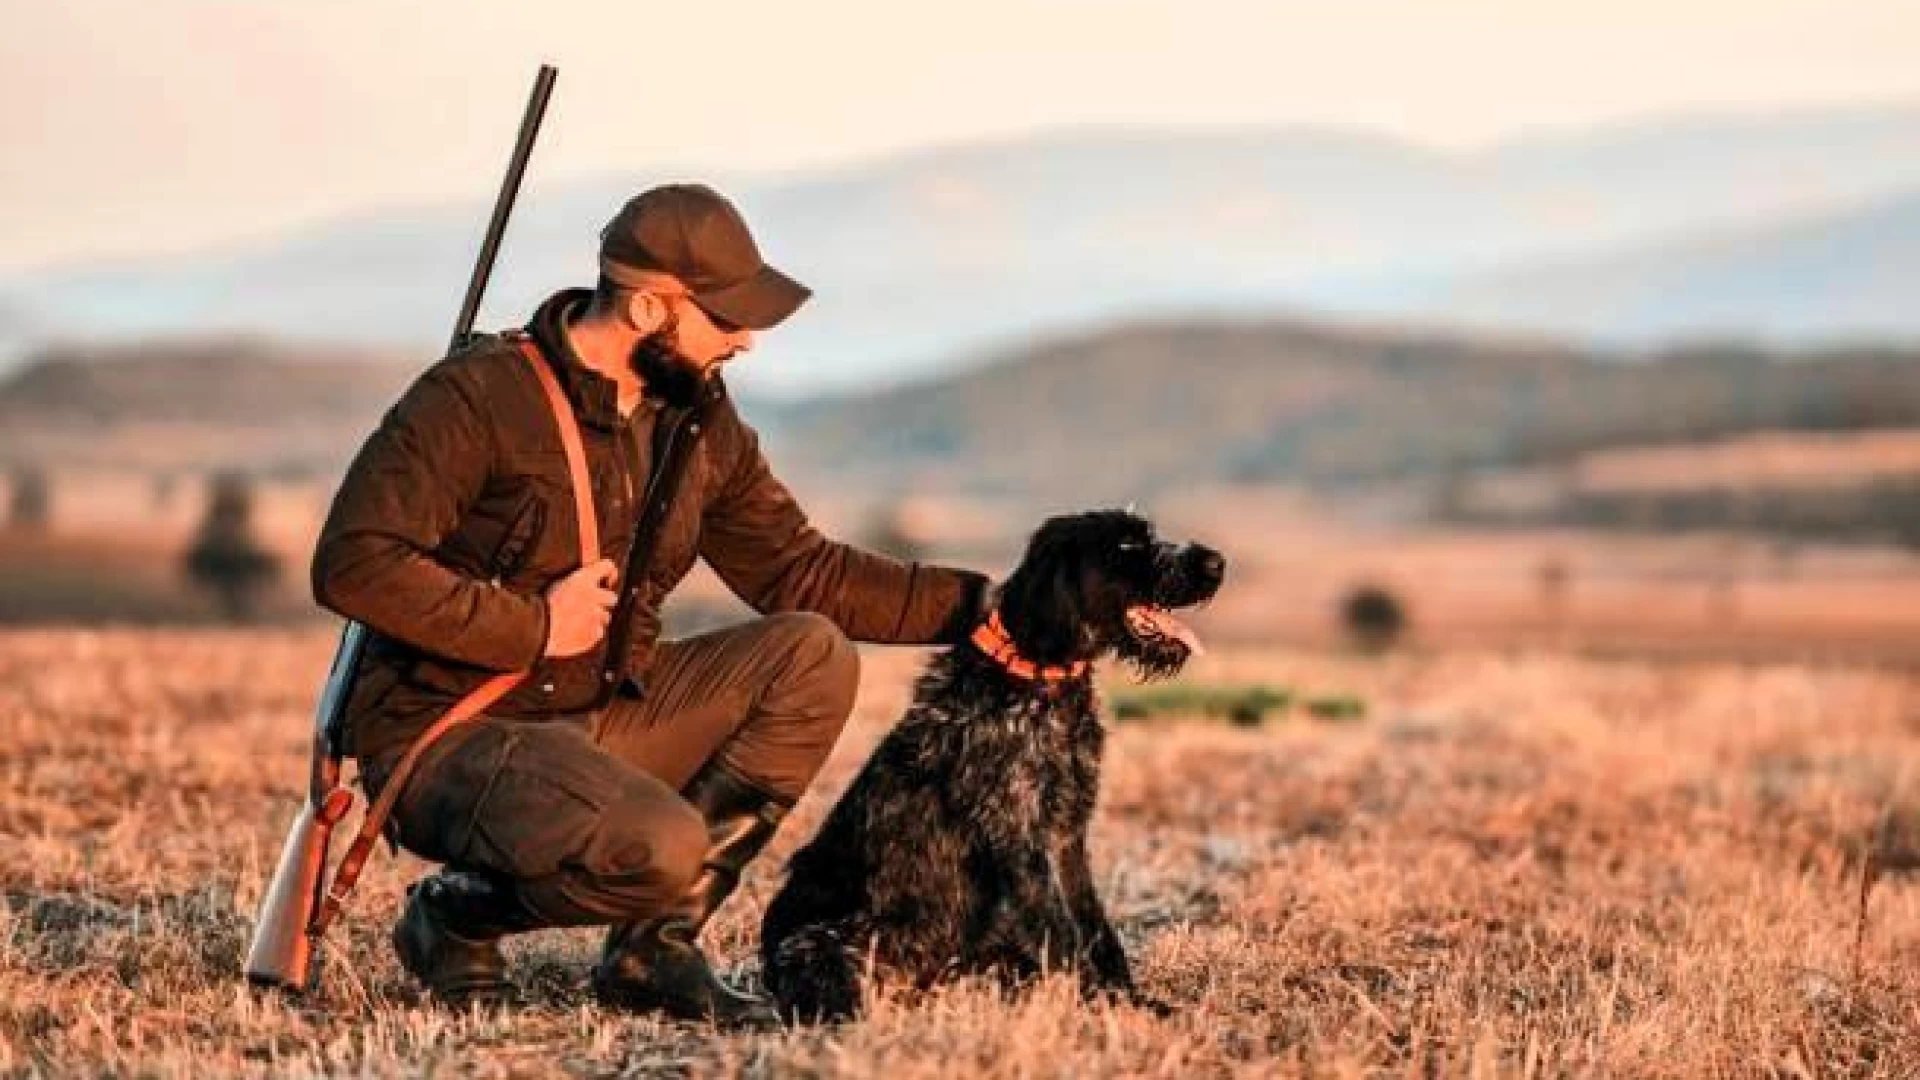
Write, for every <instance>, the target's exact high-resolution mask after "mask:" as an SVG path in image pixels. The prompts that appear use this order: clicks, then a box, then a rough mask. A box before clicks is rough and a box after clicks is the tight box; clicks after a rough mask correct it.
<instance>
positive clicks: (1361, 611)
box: [1340, 584, 1407, 652]
mask: <svg viewBox="0 0 1920 1080" xmlns="http://www.w3.org/2000/svg"><path fill="white" fill-rule="evenodd" d="M1340 622H1341V625H1342V626H1344V627H1345V629H1346V632H1347V638H1348V640H1350V641H1352V642H1353V643H1354V644H1355V645H1358V646H1359V647H1360V648H1362V649H1365V650H1367V651H1368V652H1385V651H1386V650H1388V649H1391V648H1393V647H1394V646H1395V645H1398V644H1399V643H1400V640H1401V639H1402V638H1403V637H1405V636H1406V632H1407V609H1406V605H1404V604H1402V603H1401V602H1400V598H1399V597H1397V596H1395V595H1394V594H1393V593H1391V592H1389V591H1388V590H1387V589H1386V588H1385V587H1384V586H1380V585H1374V584H1363V585H1356V586H1354V587H1353V588H1352V589H1350V590H1348V592H1347V595H1346V598H1345V599H1344V600H1342V601H1341V603H1340Z"/></svg>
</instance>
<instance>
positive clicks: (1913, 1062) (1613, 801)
mask: <svg viewBox="0 0 1920 1080" xmlns="http://www.w3.org/2000/svg"><path fill="white" fill-rule="evenodd" d="M330 649H331V637H330V635H329V634H328V633H327V632H326V631H324V630H322V629H307V630H287V631H266V632H249V633H241V632H218V631H206V632H200V631H193V632H188V631H175V632H135V631H124V632H121V631H109V632H79V631H13V632H7V633H5V634H4V635H0V841H3V842H0V892H3V896H4V907H0V1074H6V1075H41V1074H45V1075H72V1074H78V1075H100V1074H110V1075H122V1076H131V1075H156V1076H176V1075H177V1076H196V1077H197V1076H214V1075H228V1074H243V1073H245V1074H261V1075H314V1074H329V1075H385V1074H415V1075H423V1074H437V1075H448V1074H458V1075H469V1074H471V1075H483V1076H521V1075H527V1076H543V1075H578V1076H650V1075H678V1074H695V1075H715V1074H717V1075H733V1074H744V1075H753V1076H784V1075H804V1076H825V1075H833V1076H863V1077H864V1076H871V1077H885V1078H887V1080H911V1078H916V1077H935V1076H951V1075H959V1074H968V1073H979V1074H991V1075H997V1076H1074V1077H1081V1076H1107V1075H1142V1076H1180V1077H1187V1076H1270V1075H1316V1076H1352V1077H1359V1076H1386V1077H1428V1076H1487V1077H1493V1076H1516V1077H1549V1076H1552V1077H1557V1076H1660V1077H1665V1076H1676V1077H1692V1076H1703V1077H1707V1076H1710V1077H1743V1076H1761V1077H1844V1076H1882V1077H1910V1076H1914V1075H1920V889H1917V888H1916V887H1915V880H1914V878H1913V875H1914V874H1915V873H1916V869H1917V868H1920V679H1916V677H1915V676H1913V675H1912V674H1902V673H1898V672H1892V671H1878V672H1877V671H1872V670H1866V669H1849V668H1842V667H1833V668H1815V667H1802V666H1791V665H1780V664H1776V665H1772V666H1760V665H1755V666H1736V665H1730V664H1718V663H1708V662H1703V661H1696V662H1691V663H1686V664H1678V663H1668V664H1652V663H1644V662H1628V661H1604V660H1592V659H1587V660H1580V659H1571V658H1567V657H1563V656H1558V655H1554V654H1550V653H1523V654H1500V653H1492V652H1463V651H1455V652H1439V653H1429V654H1417V655H1405V656H1395V657H1390V658H1387V659H1383V660H1375V661H1364V660H1358V659H1348V658H1342V657H1336V656H1331V655H1326V654H1313V653H1303V652H1285V651H1268V650H1249V651H1229V652H1225V653H1221V654H1216V655H1215V656H1212V657H1209V658H1207V659H1206V660H1204V661H1202V662H1201V663H1199V664H1197V665H1196V666H1195V667H1194V668H1192V669H1191V670H1190V672H1189V675H1188V681H1191V682H1194V683H1199V684H1207V685H1216V686H1218V685H1239V684H1248V683H1255V682H1258V683H1265V684H1268V685H1273V686H1283V687H1288V688H1293V689H1296V690H1300V691H1307V692H1335V691H1337V692H1341V693H1351V694H1356V695H1359V696H1360V697H1362V698H1363V699H1364V700H1365V701H1366V702H1367V704H1368V711H1367V715H1366V716H1365V717H1364V718H1363V719H1360V720H1357V721H1350V722H1344V723H1326V722H1320V721H1315V720H1312V719H1309V718H1306V717H1304V716H1291V717H1278V716H1276V717H1272V718H1270V719H1269V722H1268V723H1267V725H1266V726H1265V727H1262V728H1254V729H1249V728H1236V727H1230V726H1226V725H1222V724H1217V723H1208V722H1204V721H1200V720H1186V721H1182V720H1178V719H1175V720H1171V721H1166V722H1153V723H1143V724H1138V725H1135V724H1129V725H1125V726H1122V727H1120V728H1118V729H1117V730H1116V733H1115V736H1114V739H1113V742H1112V744H1111V745H1112V748H1111V754H1110V758H1109V769H1108V773H1107V778H1106V788H1105V795H1104V799H1103V804H1102V810H1101V812H1100V814H1099V817H1098V820H1097V824H1096V833H1095V862H1096V867H1097V869H1098V871H1099V873H1100V878H1101V881H1102V885H1103V888H1104V891H1105V894H1106V896H1107V898H1108V902H1109V904H1110V906H1111V907H1112V909H1113V910H1114V912H1115V913H1116V916H1117V921H1118V922H1119V924H1120V926H1121V927H1122V931H1123V934H1124V935H1125V937H1126V938H1127V939H1128V942H1129V944H1130V948H1131V950H1132V952H1133V953H1134V955H1135V957H1136V958H1137V966H1138V969H1139V971H1140V974H1141V978H1142V981H1143V982H1144V983H1145V985H1146V986H1147V987H1148V988H1149V989H1151V990H1152V991H1153V992H1154V993H1155V994H1157V995H1159V996H1160V997H1162V998H1165V999H1167V1000H1169V1001H1171V1002H1174V1003H1175V1004H1176V1005H1177V1007H1178V1012H1177V1014H1176V1015H1175V1016H1173V1017H1172V1018H1170V1019H1165V1020H1160V1019H1154V1018H1152V1017H1150V1016H1148V1015H1146V1014H1143V1013H1138V1012H1135V1011H1131V1010H1128V1009H1124V1008H1120V1009H1114V1008H1106V1007H1099V1008H1084V1007H1082V1006H1081V1005H1080V1004H1079V1003H1078V1002H1077V1000H1076V998H1075V996H1074V995H1073V993H1072V992H1071V990H1070V988H1069V987H1067V986H1065V985H1063V984H1062V983H1060V982H1059V981H1058V980H1053V981H1049V982H1047V983H1044V984H1042V985H1041V986H1040V987H1039V988H1038V989H1036V990H1035V991H1034V992H1032V993H1031V994H1030V995H1027V996H1026V997H1024V998H1021V999H1019V1000H1015V1001H1002V1000H1000V999H998V998H997V997H996V995H994V994H993V993H991V992H989V991H988V990H986V989H985V988H983V987H980V986H971V985H962V986H956V987H953V988H951V989H949V990H944V991H941V992H938V993H936V994H933V995H931V996H930V997H928V998H925V999H922V1000H908V999H905V998H903V997H900V996H896V995H891V994H889V995H886V996H883V997H882V998H881V999H880V1000H878V1001H877V1002H875V1005H874V1008H873V1011H872V1014H871V1015H870V1017H869V1018H868V1019H866V1020H864V1021H862V1022H860V1023H857V1024H853V1025H851V1026H847V1027H843V1028H838V1029H817V1028H802V1029H798V1030H793V1031H789V1032H785V1033H781V1034H776V1035H770V1036H757V1037H727V1036H722V1035H718V1034H716V1033H713V1032H711V1031H708V1030H704V1029H701V1028H698V1027H691V1026H677V1025H663V1024H661V1023H658V1022H655V1021H653V1020H649V1019H640V1018H629V1017H623V1016H618V1015H611V1014H608V1013H603V1012H601V1011H600V1010H598V1009H597V1008H595V1007H594V1006H593V1004H592V1003H591V1001H590V1000H589V999H588V998H586V997H585V996H584V994H583V992H582V986H581V983H582V978H583V975H584V970H585V967H586V965H587V964H588V962H589V959H590V956H591V953H592V950H593V949H594V947H595V940H594V937H593V935H591V934H589V933H586V932H567V933H545V934H537V935H532V936H530V937H527V938H525V939H521V940H517V941H516V942H515V943H514V945H513V946H512V947H511V950H510V952H511V955H512V957H513V960H514V967H515V974H516V977H517V978H518V979H519V980H521V981H522V982H523V984H525V986H526V987H527V988H528V989H529V991H530V994H531V997H532V998H533V1001H534V1004H533V1005H532V1006H531V1007H530V1008H528V1009H527V1010H525V1011H523V1012H520V1013H517V1014H513V1015H508V1016H496V1017H485V1016H461V1015H453V1014H448V1013H445V1012H442V1011H439V1010H436V1009H434V1008H432V1007H429V1006H426V1005H424V1004H422V1003H421V1002H420V1001H419V1000H418V999H417V998H416V996H415V994H414V992H413V990H412V989H411V987H410V986H409V985H408V983H407V981H406V979H405V978H403V976H402V974H401V972H400V971H399V970H398V968H397V967H396V965H395V962H394V960H393V959H392V957H391V955H390V954H389V951H388V949H387V948H386V946H385V942H384V935H385V931H386V926H387V923H388V921H389V919H390V918H391V915H392V913H393V912H394V910H395V906H396V903H397V898H398V896H399V894H400V891H401V889H402V887H403V885H404V883H405V882H406V881H408V880H410V879H411V878H412V877H413V876H414V875H416V874H418V873H419V872H421V870H422V867H421V866H420V865H418V864H417V863H414V862H412V861H411V860H409V859H406V858H401V859H398V860H395V859H390V858H386V857H384V856H382V857H381V858H379V859H377V860H376V861H375V863H374V865H373V867H372V868H371V870H370V872H369V874H368V877H367V879H366V881H365V883H364V884H363V886H362V888H361V890H360V892H359V894H358V895H357V896H356V898H355V902H354V905H353V908H352V910H351V912H350V914H349V917H348V919H347V920H346V923H345V925H344V927H343V928H342V932H339V933H337V934H336V936H335V937H334V938H333V940H332V942H331V951H330V954H329V957H328V960H329V964H328V968H327V973H326V978H325V987H324V990H325V1000H324V1002H322V1003H318V1004H313V1003H299V1002H293V1001H287V1000H281V999H277V998H274V997H270V996H269V997H262V996H256V995H255V994H254V993H252V992H250V991H249V990H247V989H246V988H245V987H244V986H243V985H242V983H241V981H240V978H239V975H238V970H239V966H240V962H241V959H242V956H243V953H244V951H245V948H246V940H247V935H248V930H249V925H250V920H251V917H252V912H253V907H254V904H255V903H256V901H257V900H258V898H259V895H260V892H261V889H262V887H263V884H264V878H265V876H266V875H267V874H268V873H269V872H270V870H271V862H272V860H273V858H274V856H275V854H276V851H277V848H278V844H279V841H280V837H281V835H282V829H283V827H284V826H285V824H286V822H287V820H288V818H289V816H290V813H291V811H292V807H293V800H294V792H295V790H296V788H297V785H298V784H299V783H300V781H301V777H302V776H303V769H304V762H303V754H304V746H305V740H306V731H307V723H308V715H309V709H310V706H311V701H312V696H313V693H314V691H315V689H316V687H317V685H318V681H319V678H320V675H321V672H322V669H323V667H324V665H325V663H326V660H327V657H328V655H329V653H330ZM915 663H916V657H915V655H914V654H912V653H909V652H905V651H877V652H870V653H869V654H868V663H867V673H866V682H865V690H864V692H863V696H862V700H861V705H860V709H859V713H858V715H857V717H856V724H855V727H854V728H853V729H852V730H851V731H850V733H849V736H848V738H847V739H846V740H845V741H844V743H843V745H842V747H841V750H840V752H839V753H838V755H837V756H836V758H835V760H834V762H833V763H832V765H831V766H830V767H829V770H828V772H827V774H826V775H825V776H823V777H822V780H821V782H820V783H819V785H817V787H816V790H815V791H814V792H813V793H812V794H811V795H810V796H809V798H808V800H807V801H806V802H805V803H804V804H803V806H802V808H801V810H800V811H799V812H798V813H797V814H796V818H795V820H793V822H792V823H791V824H790V825H789V827H788V831H787V832H786V833H784V834H783V835H782V837H781V839H780V840H779V841H778V842H777V845H776V847H775V849H774V852H773V856H772V857H771V858H769V859H767V860H764V863H765V864H766V865H762V866H759V867H757V868H756V872H755V873H754V874H753V875H752V877H751V878H750V879H749V882H748V884H747V886H746V887H745V888H744V889H743V890H742V893H741V895H740V896H739V897H737V898H736V899H735V901H734V902H733V903H732V904H731V905H729V907H728V908H727V909H725V910H724V911H723V912H722V914H721V916H720V918H719V919H718V920H717V922H716V925H715V928H714V932H713V940H714V944H715V947H716V950H717V952H718V954H719V956H721V957H722V958H724V959H725V960H726V961H727V962H728V963H729V964H730V965H738V966H737V967H735V973H736V974H739V975H742V976H746V977H751V975H752V965H751V963H750V962H748V961H749V958H750V955H751V950H750V947H749V946H750V938H751V933H752V930H753V928H754V926H755V925H756V922H757V916H758V912H759V908H760V906H761V904H762V903H763V901H764V899H765V898H766V896H767V895H768V890H769V889H770V887H771V886H772V884H773V882H774V880H775V877H774V875H775V873H776V872H777V864H778V863H779V862H780V861H781V860H782V859H783V858H784V854H785V852H787V851H789V850H791V848H792V846H793V844H794V842H795V841H796V840H797V839H798V838H799V837H801V836H803V835H804V834H805V833H806V832H807V831H808V830H809V829H810V828H811V827H812V826H813V824H814V823H815V822H817V820H818V818H819V815H820V812H821V810H822V808H823V806H824V805H825V802H826V800H827V799H829V798H831V796H832V795H833V794H834V793H835V792H836V791H837V790H839V788H840V787H841V786H842V785H844V784H845V782H846V780H847V778H848V776H849V774H850V770H852V769H853V768H854V767H856V765H857V764H858V762H859V761H860V759H861V758H862V757H863V756H864V754H865V753H866V751H867V750H868V748H869V747H870V746H871V745H872V742H873V740H874V738H875V737H876V736H877V734H878V733H879V732H880V731H881V730H883V729H884V726H885V724H886V723H887V722H888V721H889V720H890V719H891V718H892V717H893V716H894V715H895V714H896V712H897V711H898V709H899V707H900V706H901V704H902V701H903V697H904V694H905V691H906V683H907V679H908V677H909V676H910V674H911V672H912V671H913V668H914V665H915ZM1108 682H1109V686H1110V688H1112V689H1119V688H1121V687H1122V686H1123V685H1124V683H1123V680H1122V678H1121V677H1120V676H1118V675H1112V676H1110V677H1109V679H1108Z"/></svg>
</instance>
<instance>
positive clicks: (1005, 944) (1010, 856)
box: [978, 847, 1083, 983]
mask: <svg viewBox="0 0 1920 1080" xmlns="http://www.w3.org/2000/svg"><path fill="white" fill-rule="evenodd" d="M994 862H996V863H997V864H998V865H997V866H996V867H995V868H994V871H993V874H992V876H993V877H994V878H995V879H997V880H995V881H994V882H993V883H992V886H993V887H992V888H991V890H990V891H991V892H992V893H997V894H998V895H999V900H998V902H997V903H995V904H994V905H993V908H992V910H991V912H990V914H989V915H988V918H987V921H986V926H985V928H984V932H983V933H982V934H981V935H980V938H979V942H980V945H979V953H978V957H979V966H980V967H983V968H986V967H992V968H999V969H1000V971H1001V974H1002V976H1003V977H1004V978H1006V979H1008V980H1009V981H1010V982H1015V983H1018V982H1024V981H1026V980H1027V979H1031V978H1033V977H1035V976H1038V975H1040V974H1041V973H1042V972H1044V971H1048V970H1053V971H1062V970H1069V969H1073V970H1077V968H1078V958H1079V955H1080V953H1081V952H1082V948H1081V946H1082V944H1083V943H1082V942H1081V940H1080V928H1079V927H1078V926H1077V925H1076V924H1075V922H1074V919H1073V914H1072V912H1071V911H1070V910H1069V907H1068V904H1067V902H1066V895H1065V891H1064V889H1063V887H1062V886H1063V882H1062V881H1061V880H1060V878H1059V876H1058V874H1057V873H1056V871H1055V867H1054V866H1053V862H1052V860H1051V859H1049V858H1048V857H1047V853H1046V852H1045V851H1044V850H1041V849H1039V848H1037V847H1035V848H1031V849H1023V850H1019V851H1015V852H1003V853H1001V856H1000V858H998V859H995V860H994Z"/></svg>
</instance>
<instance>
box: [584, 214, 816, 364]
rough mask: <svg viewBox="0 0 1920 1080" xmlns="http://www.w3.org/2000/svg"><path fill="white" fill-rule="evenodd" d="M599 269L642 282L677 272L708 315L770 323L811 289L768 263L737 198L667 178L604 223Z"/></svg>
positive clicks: (622, 280) (624, 281)
mask: <svg viewBox="0 0 1920 1080" xmlns="http://www.w3.org/2000/svg"><path fill="white" fill-rule="evenodd" d="M600 272H601V273H602V274H605V275H606V276H607V277H608V278H609V279H611V280H612V281H613V282H614V283H616V284H619V285H627V286H633V287H639V286H643V285H645V284H646V283H647V282H646V280H645V278H644V277H642V276H640V274H641V273H645V272H652V273H656V274H658V273H666V274H672V275H673V276H674V277H676V278H679V279H680V280H681V281H682V282H683V283H685V284H686V286H687V288H688V289H689V290H690V291H691V292H692V293H693V296H692V299H693V302H694V303H696V304H698V305H700V309H701V310H702V311H705V312H706V313H707V314H709V315H715V316H718V317H719V318H720V319H722V320H723V321H725V322H729V323H732V324H733V325H735V326H742V327H746V328H747V329H749V330H767V329H771V328H772V327H774V326H777V325H779V323H780V321H781V320H783V319H785V318H786V317H787V316H789V315H791V314H793V312H794V310H795V309H796V308H798V307H799V306H800V305H801V304H802V303H804V302H805V301H806V299H807V297H809V296H812V295H813V290H811V289H809V288H807V287H806V286H805V285H802V284H800V283H799V282H797V281H795V280H793V279H792V278H790V277H788V276H787V275H785V274H783V273H781V272H780V271H778V270H775V269H774V268H773V267H771V266H768V265H767V261H766V260H765V259H763V258H761V257H760V248H759V247H758V246H757V245H755V244H754V242H753V235H752V234H751V233H749V232H748V231H747V222H746V219H745V218H743V217H741V216H740V211H739V210H737V209H735V208H734V205H733V203H731V202H729V201H727V199H726V197H725V196H723V195H721V194H720V193H719V192H717V191H715V190H713V189H712V188H710V187H707V186H706V185H705V184H664V185H661V186H660V187H656V188H649V189H648V190H646V191H643V192H641V193H640V194H638V195H635V196H634V197H633V198H631V199H628V200H627V204H626V205H625V206H622V207H621V208H620V212H619V213H617V214H615V215H613V220H612V221H609V222H607V227H606V228H604V229H602V230H600Z"/></svg>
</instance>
